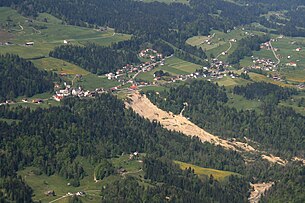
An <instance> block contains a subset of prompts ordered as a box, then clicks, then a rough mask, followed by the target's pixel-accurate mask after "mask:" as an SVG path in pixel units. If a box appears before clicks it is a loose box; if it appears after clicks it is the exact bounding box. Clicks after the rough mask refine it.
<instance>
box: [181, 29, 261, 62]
mask: <svg viewBox="0 0 305 203" xmlns="http://www.w3.org/2000/svg"><path fill="white" fill-rule="evenodd" d="M246 32H248V33H253V34H255V35H262V34H264V33H262V32H259V31H249V30H242V29H240V28H238V29H235V30H231V31H230V32H228V33H224V32H220V31H218V30H212V31H211V33H210V35H211V36H214V37H212V38H210V39H211V42H212V44H210V45H208V44H207V43H203V41H204V40H206V39H209V38H208V37H207V36H194V37H191V38H189V39H188V40H187V41H186V43H188V44H190V45H192V46H197V47H201V48H202V49H203V50H205V51H206V53H207V56H208V57H210V55H213V56H214V57H216V56H218V55H219V54H220V53H222V52H224V51H227V50H228V49H229V47H230V44H229V41H230V39H236V40H237V41H238V40H241V39H242V38H245V37H247V36H248V35H247V34H246ZM236 48H237V43H236V42H232V48H231V49H230V50H229V51H228V54H230V53H232V52H233V51H234V50H235V49H236ZM227 56H228V55H225V56H220V57H219V59H220V60H224V61H225V60H226V59H227Z"/></svg>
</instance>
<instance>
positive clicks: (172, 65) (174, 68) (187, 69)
mask: <svg viewBox="0 0 305 203" xmlns="http://www.w3.org/2000/svg"><path fill="white" fill-rule="evenodd" d="M200 67H201V66H200V65H197V64H194V63H190V62H187V61H184V60H181V59H179V58H177V57H171V58H168V59H166V60H165V65H164V66H158V67H157V68H155V69H153V70H152V71H150V72H145V73H140V74H139V75H138V77H137V78H138V79H141V80H145V81H153V78H154V77H153V75H154V73H155V72H156V71H159V70H163V71H164V72H168V73H169V74H170V75H172V76H177V75H187V74H190V73H193V72H195V71H196V69H199V68H200Z"/></svg>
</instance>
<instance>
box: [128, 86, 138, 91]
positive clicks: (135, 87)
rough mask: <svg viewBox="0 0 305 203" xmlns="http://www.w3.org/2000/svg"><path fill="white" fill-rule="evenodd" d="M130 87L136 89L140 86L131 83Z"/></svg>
mask: <svg viewBox="0 0 305 203" xmlns="http://www.w3.org/2000/svg"><path fill="white" fill-rule="evenodd" d="M129 88H130V89H133V90H136V89H137V88H138V86H136V85H131V86H130V87H129Z"/></svg>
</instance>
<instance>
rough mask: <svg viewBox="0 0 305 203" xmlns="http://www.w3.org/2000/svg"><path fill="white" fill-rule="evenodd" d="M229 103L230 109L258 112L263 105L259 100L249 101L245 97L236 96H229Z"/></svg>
mask: <svg viewBox="0 0 305 203" xmlns="http://www.w3.org/2000/svg"><path fill="white" fill-rule="evenodd" d="M228 97H229V101H228V102H227V105H228V106H229V107H233V108H236V109H237V110H256V111H260V109H259V107H260V105H261V102H260V101H257V100H247V99H246V98H244V97H243V96H240V95H236V94H232V93H231V94H228Z"/></svg>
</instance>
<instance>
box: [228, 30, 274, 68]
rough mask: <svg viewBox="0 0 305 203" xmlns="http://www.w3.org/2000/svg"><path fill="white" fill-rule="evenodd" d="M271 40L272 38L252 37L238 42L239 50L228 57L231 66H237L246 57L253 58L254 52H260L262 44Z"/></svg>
mask: <svg viewBox="0 0 305 203" xmlns="http://www.w3.org/2000/svg"><path fill="white" fill-rule="evenodd" d="M269 40H270V36H268V35H264V36H257V35H255V36H250V37H246V38H243V39H241V40H240V41H238V44H237V48H236V49H235V50H234V51H233V52H232V53H231V54H230V55H229V56H228V62H229V63H230V64H236V63H238V62H239V61H240V60H241V59H243V58H244V57H246V56H252V51H259V50H260V44H261V43H264V42H267V41H269Z"/></svg>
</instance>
